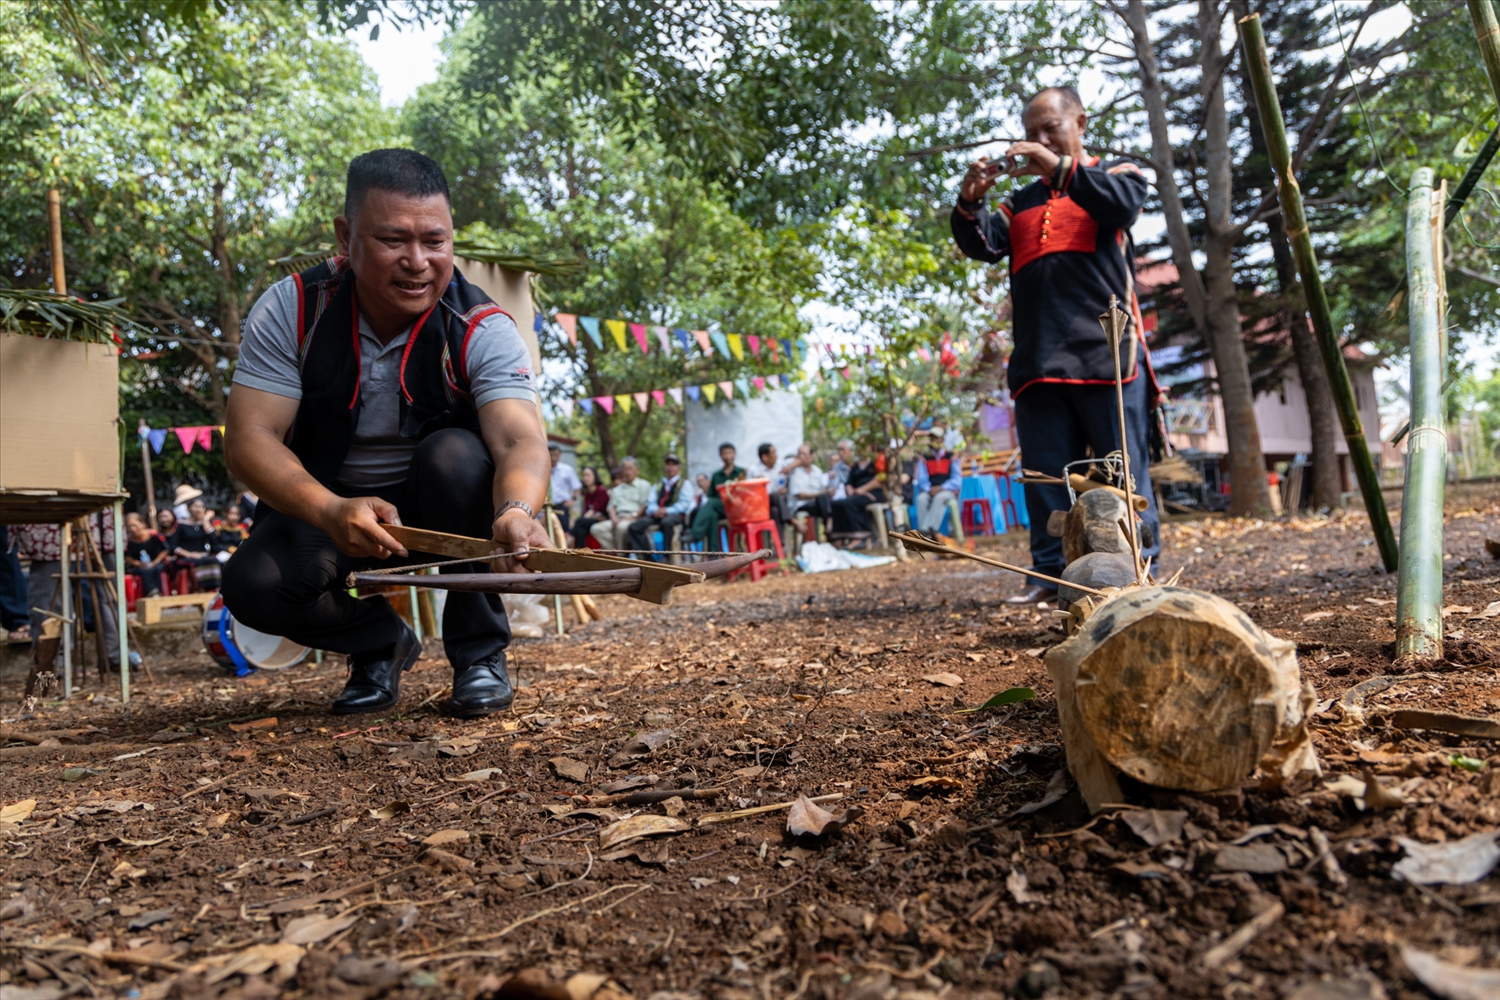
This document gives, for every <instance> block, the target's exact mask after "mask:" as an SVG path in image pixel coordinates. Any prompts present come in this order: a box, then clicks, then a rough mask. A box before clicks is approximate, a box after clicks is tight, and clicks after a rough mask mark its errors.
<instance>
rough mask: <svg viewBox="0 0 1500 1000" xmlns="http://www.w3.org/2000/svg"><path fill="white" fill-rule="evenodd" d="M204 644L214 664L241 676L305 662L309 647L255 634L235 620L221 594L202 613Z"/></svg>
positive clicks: (271, 636) (252, 630)
mask: <svg viewBox="0 0 1500 1000" xmlns="http://www.w3.org/2000/svg"><path fill="white" fill-rule="evenodd" d="M203 645H204V648H206V649H207V650H208V655H209V656H211V657H213V660H214V662H215V663H217V664H218V665H219V666H221V667H223V668H225V669H226V670H232V671H234V673H235V674H236V676H239V677H244V676H246V675H247V674H251V673H254V672H255V671H256V670H283V669H285V668H287V667H295V666H296V665H297V664H299V663H301V662H302V661H303V660H305V659H307V654H308V653H309V652H310V650H309V649H308V647H306V646H299V645H298V644H297V643H295V642H293V641H292V640H290V639H283V638H282V637H281V636H279V635H267V634H266V633H264V632H257V631H256V630H255V629H253V628H251V627H250V626H248V625H245V624H242V623H240V622H237V621H235V620H234V616H233V615H231V614H230V613H229V609H228V608H226V607H224V598H223V596H222V595H219V596H216V597H214V602H213V603H212V604H210V605H209V606H208V610H207V611H205V612H204V613H203Z"/></svg>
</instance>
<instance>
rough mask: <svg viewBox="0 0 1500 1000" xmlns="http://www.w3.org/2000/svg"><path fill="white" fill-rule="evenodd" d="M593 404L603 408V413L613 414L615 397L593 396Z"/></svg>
mask: <svg viewBox="0 0 1500 1000" xmlns="http://www.w3.org/2000/svg"><path fill="white" fill-rule="evenodd" d="M594 402H596V403H598V404H599V405H600V406H602V407H604V412H605V413H609V414H613V413H614V412H615V397H613V396H595V397H594Z"/></svg>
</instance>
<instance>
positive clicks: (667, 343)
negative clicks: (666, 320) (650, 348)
mask: <svg viewBox="0 0 1500 1000" xmlns="http://www.w3.org/2000/svg"><path fill="white" fill-rule="evenodd" d="M651 333H652V334H653V335H654V336H655V337H656V342H657V343H658V344H660V345H661V352H662V353H663V354H671V353H672V340H671V337H670V335H669V334H668V333H667V328H666V327H664V326H653V327H652V328H651Z"/></svg>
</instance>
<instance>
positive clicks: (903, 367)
mask: <svg viewBox="0 0 1500 1000" xmlns="http://www.w3.org/2000/svg"><path fill="white" fill-rule="evenodd" d="M896 364H898V365H900V366H901V370H902V371H905V370H906V359H905V358H897V359H896Z"/></svg>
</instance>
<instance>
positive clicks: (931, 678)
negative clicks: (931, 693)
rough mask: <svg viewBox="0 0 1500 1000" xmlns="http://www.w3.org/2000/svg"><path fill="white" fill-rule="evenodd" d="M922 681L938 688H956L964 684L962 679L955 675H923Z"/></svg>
mask: <svg viewBox="0 0 1500 1000" xmlns="http://www.w3.org/2000/svg"><path fill="white" fill-rule="evenodd" d="M922 679H923V680H924V681H926V682H927V683H928V684H935V685H937V686H938V687H950V688H951V687H958V686H959V685H960V684H962V683H963V682H964V679H963V678H962V677H960V676H958V675H957V674H950V673H936V674H923V675H922Z"/></svg>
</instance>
